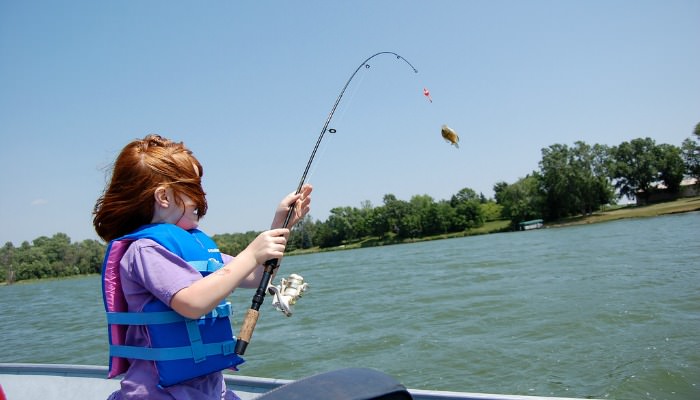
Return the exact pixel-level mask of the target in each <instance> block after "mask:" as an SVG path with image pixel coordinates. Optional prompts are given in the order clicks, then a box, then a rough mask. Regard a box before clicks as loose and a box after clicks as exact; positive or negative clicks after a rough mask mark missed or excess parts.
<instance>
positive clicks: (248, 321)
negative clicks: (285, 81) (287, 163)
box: [235, 51, 418, 355]
mask: <svg viewBox="0 0 700 400" xmlns="http://www.w3.org/2000/svg"><path fill="white" fill-rule="evenodd" d="M382 54H392V55H394V56H396V59H398V60H402V61H403V62H405V63H406V64H408V66H409V67H411V69H413V72H414V73H418V70H417V69H416V68H415V67H414V66H413V65H412V64H411V63H410V62H409V61H408V60H406V59H405V58H403V57H402V56H400V55H398V54H396V53H394V52H391V51H381V52H379V53H376V54H373V55H371V56H370V57H368V58H367V59H366V60H365V61H363V62H362V64H360V65H359V66H358V67H357V69H356V70H355V72H353V73H352V75H350V78H349V79H348V81H347V82H345V86H343V90H341V91H340V94H339V95H338V98H337V99H336V100H335V104H333V108H332V109H331V112H330V113H329V114H328V118H326V122H325V123H324V124H323V128H321V134H320V135H319V136H318V140H316V145H315V146H314V149H313V151H312V152H311V157H309V161H308V162H307V163H306V168H304V173H303V174H302V175H301V180H300V181H299V186H298V187H297V190H296V193H297V194H299V193H300V192H301V189H302V187H303V186H304V183H305V182H306V175H308V173H309V169H310V168H311V163H313V161H314V157H315V156H316V151H317V150H318V146H319V145H320V144H321V141H322V140H323V137H324V136H325V134H326V132H330V133H335V129H328V125H329V124H330V123H331V119H333V114H335V109H336V108H338V104H339V103H340V99H342V98H343V95H344V94H345V89H347V88H348V86H349V85H350V82H351V81H352V79H353V78H354V77H355V75H357V73H358V71H360V69H362V67H365V68H369V67H370V66H369V64H368V62H369V60H371V59H373V58H374V57H377V56H379V55H382ZM295 206H296V202H294V203H292V204H291V205H290V206H289V211H288V212H287V217H286V218H285V219H284V224H283V225H282V228H286V227H287V226H288V225H289V221H290V220H291V219H292V214H293V213H294V208H295ZM279 265H280V262H279V259H277V258H273V259H271V260H267V261H266V262H265V264H264V267H265V269H264V272H263V276H262V277H261V278H260V284H259V285H258V288H257V289H256V290H255V295H253V301H252V304H251V305H250V308H249V309H248V311H247V312H246V315H245V318H244V319H243V325H242V326H241V330H240V332H239V334H238V340H237V341H236V348H235V352H236V354H238V355H243V354H244V353H245V351H246V348H247V347H248V343H250V338H251V337H252V336H253V330H255V325H256V324H257V322H258V317H259V315H260V306H261V305H262V304H263V301H265V291H266V290H267V287H268V286H269V285H270V281H271V280H272V275H273V274H274V273H275V270H276V269H277V268H278V267H279Z"/></svg>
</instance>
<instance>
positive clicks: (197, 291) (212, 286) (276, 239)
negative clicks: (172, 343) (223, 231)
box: [170, 229, 289, 319]
mask: <svg viewBox="0 0 700 400" xmlns="http://www.w3.org/2000/svg"><path fill="white" fill-rule="evenodd" d="M288 235H289V229H272V230H269V231H265V232H263V233H261V234H260V235H258V237H256V238H255V240H253V241H252V242H251V243H250V244H249V245H248V247H246V248H245V249H244V250H243V251H241V252H240V253H239V254H238V256H237V257H236V258H234V259H233V260H232V261H230V262H229V263H228V264H226V265H224V266H223V267H222V268H221V269H219V270H218V271H216V272H214V273H212V274H210V275H207V276H206V277H204V278H202V279H200V280H198V281H196V282H194V283H192V285H190V286H188V287H186V288H184V289H182V290H180V291H178V292H177V293H175V295H174V296H173V297H172V299H171V300H170V307H172V309H173V310H175V311H177V312H178V313H179V314H180V315H182V316H184V317H187V318H192V319H195V318H199V317H200V316H202V315H204V314H206V313H208V312H209V311H211V310H212V309H214V307H216V306H217V305H218V304H219V303H220V302H221V301H222V300H223V299H224V298H226V296H228V295H229V294H231V292H233V291H234V290H235V289H236V288H237V287H239V286H241V283H242V282H244V281H245V280H246V279H247V278H248V277H249V276H250V275H251V274H252V273H253V272H254V271H255V270H256V269H259V268H261V267H260V265H261V264H262V263H264V262H265V261H267V260H269V259H271V258H280V257H282V255H283V254H284V247H285V246H286V244H287V237H288Z"/></svg>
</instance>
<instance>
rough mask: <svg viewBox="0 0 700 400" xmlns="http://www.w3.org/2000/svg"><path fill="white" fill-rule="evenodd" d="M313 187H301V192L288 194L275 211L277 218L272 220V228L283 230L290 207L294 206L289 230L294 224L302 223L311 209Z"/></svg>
mask: <svg viewBox="0 0 700 400" xmlns="http://www.w3.org/2000/svg"><path fill="white" fill-rule="evenodd" d="M312 191H313V187H312V186H311V185H309V184H308V183H307V184H305V185H304V186H302V187H301V191H299V193H298V194H297V193H296V192H292V193H290V194H288V195H287V196H286V197H285V198H284V199H282V201H281V202H280V204H279V206H277V210H276V211H275V218H274V219H273V220H272V228H273V229H274V228H281V227H282V226H284V220H285V219H286V218H287V214H288V213H289V207H290V206H292V205H293V207H294V211H293V212H292V216H291V218H290V219H289V223H288V224H287V228H290V229H291V228H292V227H293V226H294V224H296V223H297V222H299V221H301V219H302V218H304V216H306V214H308V212H309V210H310V209H311V192H312Z"/></svg>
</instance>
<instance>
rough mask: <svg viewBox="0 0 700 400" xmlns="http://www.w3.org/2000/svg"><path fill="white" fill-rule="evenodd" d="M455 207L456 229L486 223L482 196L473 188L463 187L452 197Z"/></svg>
mask: <svg viewBox="0 0 700 400" xmlns="http://www.w3.org/2000/svg"><path fill="white" fill-rule="evenodd" d="M450 205H451V206H452V208H454V209H455V224H454V228H455V230H466V229H472V228H477V227H480V226H482V225H484V215H483V211H482V209H481V197H479V195H477V194H476V192H475V191H474V190H473V189H470V188H463V189H461V190H460V191H459V192H457V194H455V195H453V196H452V198H451V199H450Z"/></svg>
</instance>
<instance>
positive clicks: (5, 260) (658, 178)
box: [0, 123, 700, 282]
mask: <svg viewBox="0 0 700 400" xmlns="http://www.w3.org/2000/svg"><path fill="white" fill-rule="evenodd" d="M699 141H700V123H698V124H697V125H696V126H695V130H694V131H693V136H691V137H689V138H687V139H685V140H684V141H683V143H682V144H681V146H680V147H678V146H674V145H670V144H665V143H663V144H657V143H656V142H655V141H654V140H653V139H651V138H649V137H646V138H638V139H633V140H631V141H629V142H623V143H620V144H619V145H617V146H606V145H600V144H594V145H589V144H587V143H585V142H583V141H577V142H575V143H574V144H573V145H572V146H569V145H566V144H553V145H551V146H549V147H547V148H544V149H542V159H541V160H540V162H539V164H538V166H539V169H538V170H535V171H532V172H531V173H529V174H527V175H526V176H525V177H523V178H520V179H518V180H517V181H516V182H513V183H507V182H497V183H495V184H494V186H493V191H494V198H493V199H487V198H486V197H485V196H484V195H483V194H481V193H479V194H477V193H476V192H475V191H474V190H472V189H470V188H468V187H465V188H463V189H461V190H460V191H459V192H457V193H456V194H454V195H452V196H451V198H450V199H446V200H437V201H436V200H435V199H433V198H432V197H430V196H429V195H426V194H422V195H414V196H413V197H411V198H410V199H409V200H408V201H406V200H401V199H398V198H396V196H394V195H393V194H385V195H384V197H383V204H382V205H380V206H373V205H372V204H371V203H370V202H369V201H365V202H363V203H362V204H361V206H360V207H359V208H358V207H350V206H342V207H336V208H333V209H332V210H331V211H330V215H329V216H328V218H327V219H326V220H325V221H319V220H316V221H314V220H313V219H312V217H311V216H306V218H305V219H304V220H302V221H300V222H299V223H298V224H297V225H296V226H295V227H294V233H293V234H292V236H291V238H290V242H289V244H288V250H296V249H310V248H321V249H323V248H329V247H336V246H341V245H344V244H349V243H356V242H358V241H362V240H364V241H370V242H372V243H374V244H382V243H399V242H403V241H406V240H410V239H417V238H423V237H427V236H435V235H443V234H452V233H458V232H465V231H469V230H471V229H474V228H478V227H481V226H483V225H484V223H485V222H487V221H495V220H508V221H510V226H511V228H516V227H517V224H518V223H519V222H522V221H527V220H532V219H544V220H546V221H554V220H558V219H561V218H566V217H570V216H576V215H582V214H584V215H585V214H590V213H592V212H595V211H598V210H600V209H601V207H603V206H605V205H608V204H616V201H617V200H619V199H621V198H622V197H627V198H629V199H634V198H637V197H641V198H643V199H648V198H649V197H650V196H652V195H653V194H654V193H656V192H659V191H664V192H665V193H669V194H671V195H673V194H675V193H678V192H679V190H680V188H681V182H682V180H683V179H684V177H690V178H695V179H698V181H700V145H699ZM258 234H259V232H255V231H249V232H245V233H227V234H219V235H214V236H213V239H214V240H215V241H216V243H217V244H218V246H219V248H220V249H221V251H222V252H224V253H227V254H234V255H235V254H238V253H239V252H240V251H241V250H243V249H244V248H245V247H246V246H247V245H248V243H250V242H251V241H252V240H253V239H254V238H255V237H256V236H257V235H258ZM105 248H106V246H105V244H104V243H102V242H100V241H97V240H85V241H82V242H79V243H71V241H70V238H69V237H68V236H67V235H66V234H64V233H57V234H55V235H54V236H53V237H51V238H49V237H45V236H42V237H39V238H37V239H35V240H33V241H32V243H29V242H26V241H25V242H23V243H22V244H21V245H20V246H19V247H14V245H13V244H12V243H11V242H8V243H6V244H5V245H4V246H3V247H2V248H0V281H2V280H3V279H4V280H5V281H8V282H13V281H19V280H26V279H36V278H50V277H63V276H69V275H78V274H94V273H100V269H101V266H102V259H103V257H104V252H105Z"/></svg>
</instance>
